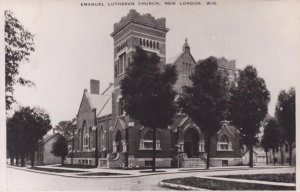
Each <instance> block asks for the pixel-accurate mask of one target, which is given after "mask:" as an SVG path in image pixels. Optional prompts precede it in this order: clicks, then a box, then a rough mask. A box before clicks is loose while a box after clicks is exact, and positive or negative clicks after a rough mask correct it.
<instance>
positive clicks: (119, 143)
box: [116, 130, 123, 153]
mask: <svg viewBox="0 0 300 192" xmlns="http://www.w3.org/2000/svg"><path fill="white" fill-rule="evenodd" d="M116 144H117V152H118V153H120V152H122V151H123V146H122V133H121V131H120V130H119V131H118V132H117V134H116Z"/></svg>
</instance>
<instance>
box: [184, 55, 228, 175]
mask: <svg viewBox="0 0 300 192" xmlns="http://www.w3.org/2000/svg"><path fill="white" fill-rule="evenodd" d="M190 79H191V81H192V83H193V85H192V86H191V87H184V89H183V93H182V94H181V96H180V98H179V100H178V103H179V106H180V108H181V109H182V111H183V112H184V113H186V114H187V115H188V116H189V117H190V118H191V119H192V120H193V121H194V122H195V123H196V124H197V125H198V126H199V127H200V129H201V130H202V132H203V133H204V135H205V141H206V144H205V145H206V151H207V164H206V168H207V169H209V159H210V141H211V137H212V136H213V135H215V133H216V132H217V131H218V130H219V129H220V126H221V121H222V120H225V114H226V106H227V103H228V99H229V94H228V93H229V82H228V79H227V76H226V75H225V74H224V73H222V72H221V71H219V70H218V63H217V58H215V57H209V58H207V59H205V60H203V61H200V63H199V64H197V65H196V66H195V71H194V73H193V74H192V75H191V76H190Z"/></svg>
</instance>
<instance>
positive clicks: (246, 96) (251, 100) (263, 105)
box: [230, 66, 270, 167]
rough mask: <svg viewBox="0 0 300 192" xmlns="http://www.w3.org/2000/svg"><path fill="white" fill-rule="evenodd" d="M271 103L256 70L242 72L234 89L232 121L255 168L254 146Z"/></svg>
mask: <svg viewBox="0 0 300 192" xmlns="http://www.w3.org/2000/svg"><path fill="white" fill-rule="evenodd" d="M269 101H270V93H269V91H268V90H267V87H266V84H265V81H264V79H262V78H261V77H259V76H258V74H257V71H256V69H255V68H254V67H253V66H247V67H245V69H244V70H242V71H240V72H239V78H238V81H237V87H235V88H233V89H232V96H231V105H230V106H231V107H230V119H231V121H232V124H233V125H236V126H237V127H239V129H240V132H241V136H242V137H243V141H244V143H245V145H246V146H247V148H248V149H249V150H250V155H249V166H250V167H253V145H254V144H255V143H256V141H257V134H258V133H259V128H260V127H261V123H262V121H263V119H264V118H265V116H266V114H267V111H268V103H269Z"/></svg>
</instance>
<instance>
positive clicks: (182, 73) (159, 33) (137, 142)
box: [69, 10, 242, 168]
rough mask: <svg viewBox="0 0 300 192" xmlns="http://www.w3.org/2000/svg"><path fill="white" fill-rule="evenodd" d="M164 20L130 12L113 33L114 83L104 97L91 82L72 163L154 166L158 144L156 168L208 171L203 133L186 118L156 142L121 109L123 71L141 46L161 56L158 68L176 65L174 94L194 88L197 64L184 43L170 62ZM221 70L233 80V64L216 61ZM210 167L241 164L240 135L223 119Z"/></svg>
mask: <svg viewBox="0 0 300 192" xmlns="http://www.w3.org/2000/svg"><path fill="white" fill-rule="evenodd" d="M168 31H169V29H168V28H167V27H166V19H165V18H158V19H156V18H154V17H153V16H151V15H150V14H144V15H141V14H140V13H138V12H137V11H136V10H130V11H129V13H128V14H127V15H126V16H125V17H122V18H121V20H120V21H119V22H118V23H115V24H114V30H113V32H112V34H111V37H112V38H113V45H114V57H113V64H114V83H113V84H110V85H109V87H107V88H106V89H105V90H104V91H102V93H100V82H99V81H97V80H91V82H90V83H91V87H90V93H88V91H87V90H86V89H85V90H84V93H83V97H82V101H81V104H80V108H79V111H78V114H77V122H76V123H77V124H76V131H75V135H74V146H73V147H72V152H71V154H70V155H69V159H70V158H71V160H70V161H69V162H73V163H74V164H91V165H97V166H99V167H109V168H117V167H120V166H121V165H122V164H126V165H130V164H131V165H133V166H139V167H150V166H151V165H152V147H153V145H156V150H157V152H156V166H157V167H175V166H177V150H176V147H179V153H180V158H179V163H180V166H181V167H204V166H205V162H206V161H205V160H206V153H205V144H204V135H203V133H202V132H201V130H200V128H199V127H198V126H197V125H196V124H195V123H193V121H192V120H191V119H190V118H189V117H188V116H187V115H186V114H180V113H179V114H177V115H176V117H175V120H174V123H173V124H172V125H171V126H169V128H168V129H166V130H160V129H158V131H157V140H156V142H155V143H153V141H152V135H153V133H152V130H151V129H150V128H148V127H144V126H141V125H139V124H138V123H137V122H136V121H134V119H132V118H131V117H129V116H128V115H127V114H126V112H125V111H124V110H123V107H122V95H121V89H120V81H121V80H122V79H123V78H124V76H125V69H126V67H127V66H128V65H129V64H130V62H131V61H132V59H133V53H134V51H135V48H136V47H137V46H139V47H141V48H143V49H144V50H146V51H148V52H152V53H156V54H157V55H158V56H159V57H160V64H161V65H165V64H172V65H176V67H177V72H178V80H177V82H176V84H175V87H174V88H175V90H176V91H178V92H180V91H181V89H182V87H183V86H186V85H191V81H190V80H189V75H191V74H192V72H193V70H194V67H195V65H196V60H195V59H194V57H193V56H192V54H191V48H190V46H189V44H188V40H187V39H186V40H185V42H183V47H182V52H181V53H180V54H178V55H176V56H174V57H171V58H169V59H166V35H167V32H168ZM218 65H219V70H221V71H224V72H226V74H228V78H229V80H230V81H231V82H234V81H233V80H234V79H235V77H236V74H237V69H236V68H235V61H228V60H226V59H225V58H219V59H218ZM210 145H211V151H210V152H211V162H210V164H211V166H226V165H237V164H240V163H241V161H242V159H241V154H240V144H239V131H238V130H237V128H236V127H234V126H232V125H230V124H229V122H226V121H224V122H223V125H222V127H221V129H220V130H219V132H218V133H217V134H216V135H215V136H213V137H212V138H211V144H210Z"/></svg>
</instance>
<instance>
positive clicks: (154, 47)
mask: <svg viewBox="0 0 300 192" xmlns="http://www.w3.org/2000/svg"><path fill="white" fill-rule="evenodd" d="M153 49H156V42H155V41H154V42H153Z"/></svg>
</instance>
